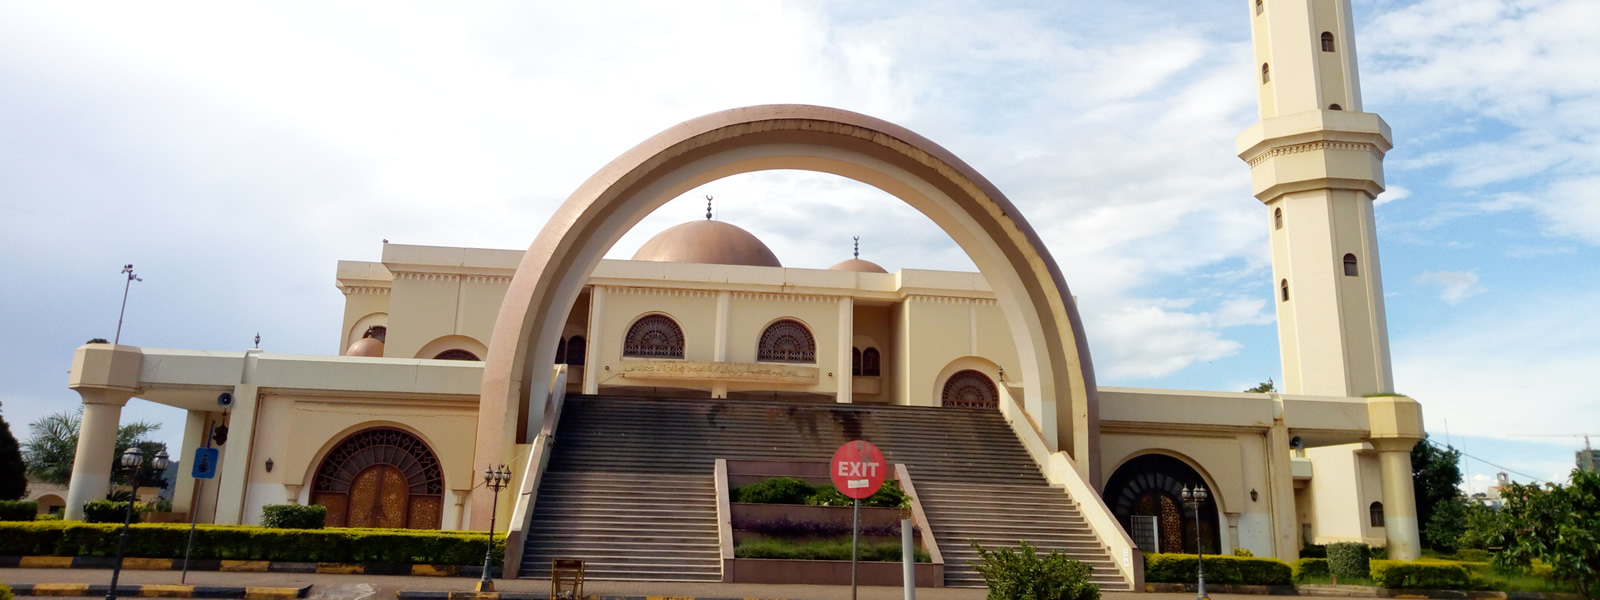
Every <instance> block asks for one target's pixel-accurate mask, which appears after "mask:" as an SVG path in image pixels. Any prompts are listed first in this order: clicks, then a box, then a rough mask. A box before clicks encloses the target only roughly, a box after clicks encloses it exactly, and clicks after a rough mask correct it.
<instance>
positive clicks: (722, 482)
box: [712, 458, 734, 583]
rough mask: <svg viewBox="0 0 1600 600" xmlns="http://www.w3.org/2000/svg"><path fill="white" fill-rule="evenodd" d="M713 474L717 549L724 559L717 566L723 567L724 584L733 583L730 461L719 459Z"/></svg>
mask: <svg viewBox="0 0 1600 600" xmlns="http://www.w3.org/2000/svg"><path fill="white" fill-rule="evenodd" d="M712 474H713V475H714V477H713V479H714V483H713V485H714V488H715V489H716V493H717V547H718V548H720V549H721V551H722V553H721V556H722V559H721V560H719V561H717V564H718V566H720V567H722V582H723V583H733V559H734V553H733V509H731V508H730V507H729V506H728V496H729V494H730V491H731V488H730V487H729V486H728V459H726V458H719V459H717V462H716V465H715V467H714V468H713V471H712Z"/></svg>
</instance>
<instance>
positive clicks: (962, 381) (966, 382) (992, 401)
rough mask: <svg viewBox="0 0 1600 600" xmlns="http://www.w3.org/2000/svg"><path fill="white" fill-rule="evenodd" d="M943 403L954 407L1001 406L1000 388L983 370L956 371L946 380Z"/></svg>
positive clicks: (942, 397) (941, 396)
mask: <svg viewBox="0 0 1600 600" xmlns="http://www.w3.org/2000/svg"><path fill="white" fill-rule="evenodd" d="M940 398H941V400H942V404H943V405H945V406H948V407H954V408H999V407H1000V390H999V389H998V388H996V387H995V386H994V380H993V379H990V378H989V376H988V375H984V374H983V372H981V371H974V370H972V369H967V370H964V371H956V373H955V374H954V375H951V376H950V379H947V380H945V382H944V393H943V394H941V395H940Z"/></svg>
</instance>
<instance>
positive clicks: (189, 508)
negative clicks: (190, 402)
mask: <svg viewBox="0 0 1600 600" xmlns="http://www.w3.org/2000/svg"><path fill="white" fill-rule="evenodd" d="M209 417H210V415H208V414H207V413H206V412H205V411H200V410H191V411H189V413H188V418H187V419H186V420H185V422H184V425H183V447H182V448H180V449H178V451H177V452H171V451H169V452H171V454H172V460H174V461H182V463H181V464H182V465H183V468H181V469H179V470H178V481H177V486H178V487H177V489H175V490H173V492H172V510H173V511H175V512H181V513H189V514H190V515H193V514H194V508H195V507H196V506H197V505H199V502H198V501H197V500H198V499H197V498H195V487H196V484H198V483H199V482H197V481H196V480H195V478H194V477H192V476H191V475H192V474H193V473H194V463H193V462H192V461H193V460H194V450H195V449H196V448H200V447H202V446H205V445H206V439H205V436H206V430H207V426H208V425H210V418H209Z"/></svg>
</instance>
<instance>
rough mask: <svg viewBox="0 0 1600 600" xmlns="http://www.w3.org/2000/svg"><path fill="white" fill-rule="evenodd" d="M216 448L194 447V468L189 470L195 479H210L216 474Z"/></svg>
mask: <svg viewBox="0 0 1600 600" xmlns="http://www.w3.org/2000/svg"><path fill="white" fill-rule="evenodd" d="M218 454H219V453H218V452H217V449H216V448H195V449H194V468H193V469H192V470H190V471H189V473H190V475H192V476H193V477H194V478H195V479H211V478H212V477H216V476H217V455H218Z"/></svg>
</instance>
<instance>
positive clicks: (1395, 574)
mask: <svg viewBox="0 0 1600 600" xmlns="http://www.w3.org/2000/svg"><path fill="white" fill-rule="evenodd" d="M1371 570H1372V580H1373V581H1374V582H1376V583H1377V584H1378V586H1379V587H1386V588H1406V589H1424V590H1464V589H1470V588H1471V587H1472V585H1471V578H1470V577H1469V576H1468V574H1467V569H1466V568H1465V567H1462V566H1461V564H1460V563H1455V562H1447V561H1438V562H1427V563H1424V562H1407V561H1399V560H1374V561H1372V569H1371Z"/></svg>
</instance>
